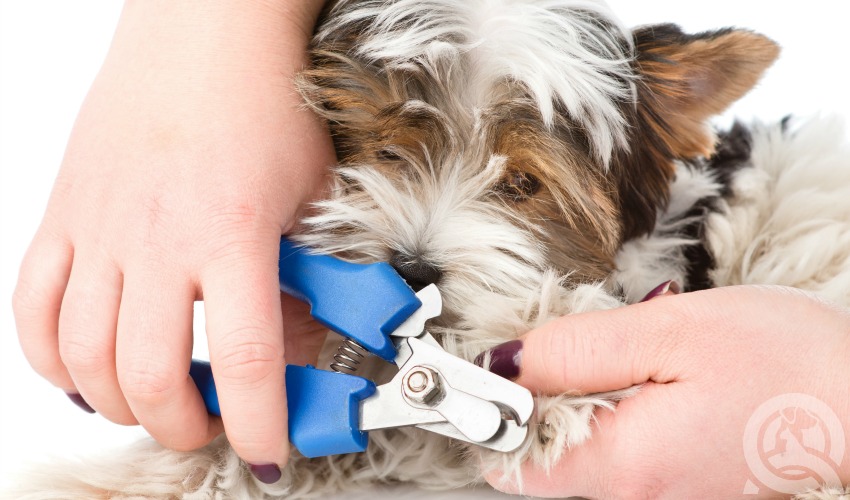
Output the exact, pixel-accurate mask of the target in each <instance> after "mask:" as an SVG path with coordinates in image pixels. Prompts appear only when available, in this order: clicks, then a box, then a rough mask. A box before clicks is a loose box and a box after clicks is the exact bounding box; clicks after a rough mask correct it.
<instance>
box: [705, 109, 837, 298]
mask: <svg viewBox="0 0 850 500" xmlns="http://www.w3.org/2000/svg"><path fill="white" fill-rule="evenodd" d="M848 164H850V147H848V146H847V145H846V143H845V140H844V127H843V124H842V122H840V121H839V120H837V119H834V118H833V119H815V120H811V121H808V122H806V123H795V124H792V127H791V128H790V130H788V131H787V132H783V131H782V127H781V126H780V125H779V124H776V125H762V124H756V125H754V126H753V153H752V163H751V167H750V168H747V169H744V170H742V171H741V172H739V173H738V175H737V176H736V177H735V180H734V183H733V184H732V189H733V197H732V198H731V199H729V200H728V202H726V203H724V204H723V205H722V208H721V212H720V213H717V214H715V215H712V216H711V217H710V218H709V220H708V225H707V228H706V234H707V239H708V243H709V245H710V250H711V252H712V254H713V255H714V257H715V259H716V261H717V267H716V269H715V270H714V272H713V273H712V274H711V277H712V279H713V280H714V282H715V283H716V284H717V285H718V286H724V285H737V284H764V283H768V284H775V285H786V286H792V287H796V288H801V289H803V290H807V291H810V292H814V293H816V294H818V295H819V296H821V297H823V298H825V299H828V300H831V301H833V302H835V303H837V304H841V305H844V306H848V305H850V293H848V290H850V168H848Z"/></svg>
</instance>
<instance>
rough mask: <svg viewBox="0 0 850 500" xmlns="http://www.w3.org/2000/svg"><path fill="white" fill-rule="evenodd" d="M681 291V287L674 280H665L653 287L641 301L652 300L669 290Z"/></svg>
mask: <svg viewBox="0 0 850 500" xmlns="http://www.w3.org/2000/svg"><path fill="white" fill-rule="evenodd" d="M680 291H681V289H680V288H679V284H678V283H676V282H675V281H673V280H670V281H665V282H664V283H661V284H660V285H658V286H657V287H655V288H653V289H652V290H651V291H650V292H649V293H648V294H646V297H644V298H643V299H641V302H646V301H648V300H652V299H654V298H655V297H659V296H661V295H664V294H665V293H667V292H673V293H679V292H680Z"/></svg>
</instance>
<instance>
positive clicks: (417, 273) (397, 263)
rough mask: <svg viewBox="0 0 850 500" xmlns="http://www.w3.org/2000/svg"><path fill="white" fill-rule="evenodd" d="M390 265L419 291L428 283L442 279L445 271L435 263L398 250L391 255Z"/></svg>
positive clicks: (411, 286)
mask: <svg viewBox="0 0 850 500" xmlns="http://www.w3.org/2000/svg"><path fill="white" fill-rule="evenodd" d="M390 265H391V266H393V269H395V270H396V271H397V272H398V274H400V275H401V277H402V278H404V280H405V281H407V284H408V285H410V288H412V289H413V290H414V291H416V292H418V291H419V290H422V289H423V288H425V287H426V286H428V285H431V284H435V283H437V282H438V281H440V277H441V276H442V275H443V273H442V272H441V271H440V269H439V268H438V267H437V266H435V265H434V264H430V263H428V262H424V261H422V260H420V259H417V258H415V257H412V256H410V255H407V254H404V253H401V252H396V253H394V254H393V255H392V257H390Z"/></svg>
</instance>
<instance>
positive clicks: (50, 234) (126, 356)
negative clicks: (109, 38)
mask: <svg viewBox="0 0 850 500" xmlns="http://www.w3.org/2000/svg"><path fill="white" fill-rule="evenodd" d="M320 7H321V2H320V1H303V2H264V1H261V0H258V1H250V2H245V1H236V0H233V1H225V2H216V3H214V4H211V3H209V2H204V1H202V0H183V1H178V2H174V1H165V0H163V1H153V0H145V1H143V2H134V1H128V2H127V4H126V5H125V7H124V11H123V12H122V16H121V20H120V22H119V25H118V29H117V31H116V34H115V37H114V39H113V43H112V47H111V48H110V52H109V54H108V56H107V58H106V60H105V62H104V65H103V68H102V69H101V71H100V73H99V75H98V77H97V79H96V80H95V82H94V84H93V86H92V88H91V90H90V92H89V95H88V96H87V98H86V101H85V103H84V105H83V107H82V109H81V111H80V114H79V116H78V118H77V122H76V124H75V127H74V130H73V132H72V135H71V138H70V140H69V144H68V147H67V151H66V155H65V158H64V161H63V164H62V167H61V169H60V172H59V175H58V178H57V180H56V184H55V186H54V189H53V192H52V194H51V198H50V201H49V204H48V208H47V211H46V214H45V217H44V220H43V222H42V224H41V226H40V228H39V230H38V232H37V234H36V236H35V238H34V240H33V242H32V244H31V246H30V249H29V251H28V253H27V255H26V257H25V260H24V262H23V264H22V267H21V272H20V276H19V281H18V286H17V288H16V291H15V301H14V311H15V318H16V321H17V325H18V332H19V337H20V342H21V346H22V348H23V350H24V353H25V355H26V356H27V359H28V360H29V362H30V363H31V364H32V366H33V367H34V368H35V370H36V371H38V372H39V373H40V374H41V375H43V376H44V377H45V378H47V379H48V380H49V381H50V382H52V383H53V384H54V385H56V386H57V387H59V388H61V389H63V390H64V391H66V392H67V393H69V395H71V396H72V397H73V398H75V399H76V400H77V401H78V402H79V403H80V404H81V405H82V406H84V407H86V406H88V407H90V408H93V409H94V410H96V411H97V412H98V413H100V414H102V415H103V416H105V417H106V418H108V419H109V420H112V421H113V422H118V423H121V424H127V425H129V424H135V423H140V424H142V425H143V426H144V427H145V428H146V430H147V431H148V432H150V434H151V435H152V436H153V437H154V438H155V439H157V440H158V441H159V442H160V443H162V444H163V445H165V446H167V447H170V448H174V449H177V450H186V449H193V448H197V447H199V446H202V445H204V444H206V443H207V442H209V441H210V440H211V439H212V438H213V437H214V436H216V435H217V434H219V433H220V432H221V430H222V421H221V420H219V419H217V418H211V417H209V416H208V415H207V412H206V411H205V409H204V405H203V402H202V400H201V397H200V395H199V394H198V391H197V390H196V388H195V386H194V384H193V383H192V381H191V379H190V378H189V363H190V358H191V348H192V310H193V302H194V301H195V300H197V299H201V298H203V300H204V301H205V302H206V308H205V309H206V315H207V317H206V323H207V334H208V341H209V346H210V356H211V361H212V367H213V372H214V375H215V378H216V383H217V387H218V391H219V397H220V401H221V408H222V418H223V427H224V428H225V429H226V430H227V434H228V438H229V440H230V442H231V444H232V445H233V447H234V448H235V450H236V451H237V453H238V454H239V455H240V456H241V457H242V458H243V459H245V460H246V461H247V462H249V463H251V464H254V465H257V466H258V467H257V468H255V469H256V470H255V472H257V473H258V476H260V477H261V479H264V480H267V481H271V480H274V479H275V476H276V475H279V471H276V469H277V467H279V466H282V465H283V464H284V463H285V462H286V460H287V456H288V455H287V454H288V446H289V445H288V441H287V429H286V422H287V419H286V405H285V394H284V362H283V352H284V338H283V336H282V325H283V323H284V322H283V319H282V313H281V302H280V300H281V299H280V293H279V288H278V282H277V276H276V275H277V273H276V270H277V257H278V242H279V239H280V236H281V234H284V233H286V232H287V231H289V230H290V229H291V228H292V226H293V224H294V223H295V221H296V220H297V211H298V210H299V208H300V207H301V206H303V204H304V203H305V202H307V201H309V200H310V199H311V198H312V197H315V196H317V194H319V193H320V191H321V189H322V187H323V177H324V175H323V172H324V169H325V168H326V167H327V166H329V165H331V164H333V163H334V154H333V149H332V145H331V142H330V138H329V136H328V133H327V131H326V130H325V128H324V126H323V125H322V124H321V123H320V121H319V120H318V119H317V118H316V117H315V116H313V115H312V114H311V113H309V112H307V111H305V110H302V109H301V101H300V99H299V97H298V95H297V93H296V92H295V90H294V88H293V83H292V77H293V75H294V73H295V72H296V71H297V70H298V69H300V68H301V66H302V65H303V64H304V63H305V62H306V45H307V41H308V38H309V36H310V34H311V32H312V26H313V23H314V22H315V16H316V15H317V11H318V9H319V8H320ZM290 302H293V301H290ZM305 312H306V311H305V310H304V308H303V307H301V308H300V309H299V308H298V307H293V308H287V309H286V311H285V312H284V314H286V315H288V316H291V321H287V322H286V324H287V327H288V328H287V332H286V334H287V335H286V347H287V348H290V352H287V360H290V361H294V358H297V359H303V358H309V357H311V355H312V354H314V353H315V351H316V349H317V347H318V343H319V342H320V340H317V339H316V337H315V336H310V335H307V334H306V333H307V332H310V331H312V330H313V326H314V325H311V324H310V323H308V322H305V321H303V318H304V317H305ZM287 319H289V318H287ZM290 327H291V328H290ZM299 340H301V342H299ZM307 344H309V345H307ZM305 345H307V346H306V347H304V346H305ZM299 347H304V349H302V350H301V351H302V352H298V350H299ZM78 395H80V396H78ZM80 398H82V400H81V399H80Z"/></svg>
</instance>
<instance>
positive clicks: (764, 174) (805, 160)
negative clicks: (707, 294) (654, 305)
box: [31, 0, 850, 498]
mask: <svg viewBox="0 0 850 500" xmlns="http://www.w3.org/2000/svg"><path fill="white" fill-rule="evenodd" d="M311 50H312V64H311V66H310V67H309V68H307V69H305V70H304V71H303V72H302V73H301V74H300V76H299V79H298V84H299V88H300V90H301V93H302V94H303V96H304V100H305V102H306V104H307V105H308V106H309V107H310V108H312V109H313V110H314V111H315V112H316V113H318V114H319V115H321V116H322V117H324V118H325V119H326V120H327V121H328V123H329V125H330V129H331V132H332V134H333V138H334V140H335V144H336V149H337V153H338V157H339V166H338V167H337V168H336V169H335V172H334V186H333V191H332V196H331V197H330V198H329V199H327V200H325V201H322V202H320V203H318V205H317V206H316V210H315V211H314V212H313V214H312V215H311V216H310V217H308V218H307V219H305V220H304V221H303V223H302V225H301V227H300V230H299V234H297V235H296V236H295V238H296V239H297V240H298V241H300V242H303V243H305V244H307V245H310V246H311V247H313V248H315V249H318V250H319V251H322V252H326V253H329V254H333V255H336V256H339V257H341V258H344V259H347V260H351V261H357V262H375V261H388V262H390V263H391V264H392V265H393V266H394V267H395V268H396V269H397V270H398V272H399V273H400V274H401V275H402V276H403V277H404V278H405V279H406V280H407V281H408V283H409V284H410V285H411V286H412V287H414V288H417V289H418V288H421V287H424V286H426V285H428V284H431V283H436V284H437V285H438V287H439V289H440V291H441V293H442V295H443V300H444V309H443V314H442V315H441V316H440V317H439V318H437V319H435V320H433V321H432V322H431V323H429V325H428V328H429V330H430V331H431V332H432V333H434V334H435V336H436V337H437V338H438V339H439V340H440V341H441V343H442V344H443V346H444V347H445V348H446V349H447V350H448V351H449V352H451V353H453V354H455V355H457V356H459V357H462V358H465V359H467V360H472V359H474V358H475V357H476V356H477V355H478V354H480V353H481V352H483V351H485V350H486V349H488V348H490V347H492V346H494V345H497V344H499V343H502V342H504V341H507V340H510V339H513V338H516V337H518V336H520V335H521V334H523V333H525V332H526V331H528V330H529V329H531V328H533V327H535V326H537V325H540V324H542V323H545V322H547V321H548V320H550V319H553V318H555V317H559V316H563V315H566V314H571V313H575V312H582V311H588V310H594V309H603V308H614V307H619V306H622V305H624V304H628V303H633V302H637V301H639V300H640V299H641V297H643V296H644V295H645V294H646V293H647V292H649V291H650V290H651V289H652V288H653V287H655V286H656V285H658V284H659V283H661V282H663V281H665V280H671V279H672V280H676V281H677V282H678V283H680V284H682V286H683V288H684V289H685V290H688V291H690V290H699V289H704V288H708V287H713V286H725V285H733V284H749V283H770V284H781V285H789V286H796V287H799V288H804V289H806V290H809V291H812V292H815V293H818V294H821V295H822V296H823V297H825V298H827V299H830V300H832V301H835V302H836V303H839V304H843V305H850V294H848V293H847V290H848V283H850V165H848V162H847V161H846V160H845V158H846V156H847V149H846V148H843V147H842V146H841V143H842V140H843V137H842V135H843V134H842V130H841V128H840V127H839V126H837V125H836V124H835V123H833V122H826V121H820V122H811V123H807V124H800V123H796V122H794V121H793V120H790V119H789V120H786V121H783V122H782V123H778V124H775V125H759V124H756V125H752V126H745V125H740V124H739V125H735V126H734V127H733V128H732V129H731V130H729V131H725V132H720V133H716V132H715V131H714V130H713V129H712V128H711V127H710V126H709V125H708V124H707V121H708V119H709V118H711V117H712V116H713V115H716V114H718V113H720V112H722V111H723V110H725V109H726V108H727V107H728V106H729V105H730V104H732V103H733V102H735V101H736V100H737V99H739V98H740V97H741V96H743V95H744V94H745V93H746V92H747V91H749V90H750V89H751V88H752V87H753V86H754V85H755V84H756V83H757V82H758V81H759V79H760V77H761V76H762V74H763V73H764V71H765V70H766V69H767V68H768V67H769V66H770V65H771V64H772V63H773V61H774V60H775V59H776V58H777V56H778V54H779V48H778V47H777V45H776V44H775V43H774V42H773V41H771V40H770V39H768V38H766V37H764V36H762V35H759V34H756V33H752V32H750V31H746V30H739V29H722V30H718V31H712V32H705V33H698V34H693V35H692V34H686V33H683V32H682V31H681V30H680V29H679V28H678V27H676V26H674V25H659V26H647V27H641V28H638V29H635V30H630V29H627V28H626V27H624V26H623V25H622V24H621V23H620V22H619V21H618V20H617V18H616V17H615V16H614V15H613V13H612V12H610V10H609V8H608V7H607V6H606V5H605V4H604V3H603V2H601V1H594V0H546V1H542V0H526V1H519V0H475V1H456V0H363V1H354V0H351V1H345V0H341V1H337V2H331V3H330V4H329V5H328V6H327V7H326V8H325V11H324V15H323V17H322V20H321V22H320V24H319V26H318V28H317V31H316V34H315V38H314V41H313V44H312V48H311ZM813 221H816V222H813ZM824 242H828V243H827V244H825V243H824ZM803 255H805V256H807V258H806V259H801V258H800V257H801V256H803ZM366 376H373V378H377V377H380V374H375V373H372V374H368V375H366ZM628 395H629V392H628V391H624V392H620V393H611V394H597V395H590V396H582V397H576V396H571V395H563V396H559V397H546V398H543V397H541V398H538V399H537V402H536V414H535V417H534V420H533V422H532V424H531V430H530V432H529V436H528V439H527V441H526V443H525V444H524V445H523V446H522V447H521V448H520V449H519V450H517V451H515V452H513V453H508V454H502V453H498V452H490V451H482V450H480V449H478V448H475V447H472V446H469V447H467V446H464V445H462V444H458V443H454V442H450V441H449V440H448V439H446V438H443V437H441V436H437V435H434V434H430V433H427V432H425V431H421V430H418V429H399V430H390V431H381V432H375V431H373V432H371V433H370V437H371V443H370V445H369V448H368V451H367V452H365V453H362V454H352V455H345V456H338V457H330V458H322V459H312V460H308V459H305V458H303V457H298V456H297V453H296V454H295V455H296V456H294V457H293V459H292V461H291V463H290V465H289V466H288V467H287V468H286V470H285V471H284V476H283V478H282V479H281V481H280V482H278V484H275V485H264V484H261V483H259V482H258V481H255V480H254V479H253V478H252V476H251V475H250V474H249V473H247V472H246V471H245V468H244V465H243V464H242V463H241V462H240V460H239V458H238V457H237V456H236V454H235V453H234V452H233V451H232V450H231V449H230V447H229V446H228V445H227V443H226V441H225V440H224V438H219V440H217V441H216V442H215V443H213V444H212V445H210V446H209V447H207V448H205V449H203V450H200V451H198V452H193V453H176V452H171V451H167V450H163V449H161V448H159V447H158V446H157V445H155V444H153V443H146V444H143V445H140V446H139V448H138V449H136V450H126V451H124V452H123V453H122V454H121V455H120V456H118V457H111V458H110V459H109V461H108V462H104V463H100V464H98V463H91V464H89V465H86V466H77V465H75V466H68V467H67V468H64V469H59V468H57V470H51V471H49V476H50V477H49V478H48V477H44V478H41V479H31V481H32V483H31V484H38V485H39V489H40V492H39V493H37V494H33V496H32V498H68V497H74V498H77V497H85V496H91V497H98V498H102V497H103V496H104V495H109V496H110V498H130V497H133V498H140V497H168V496H175V497H180V496H185V497H187V498H261V497H262V498H278V497H286V498H301V497H305V498H306V497H321V496H322V495H325V494H327V493H329V492H333V491H337V490H341V489H349V488H352V487H355V486H362V485H367V484H370V483H375V482H397V481H405V482H413V483H416V484H418V485H420V486H422V487H425V488H429V489H435V488H456V487H460V486H463V485H467V484H470V483H473V482H476V481H480V477H481V471H482V468H483V469H484V470H488V469H501V470H505V471H506V472H508V473H518V471H519V465H520V464H521V463H522V462H524V461H526V460H533V461H534V462H536V463H538V464H542V465H543V466H551V465H552V464H554V463H556V462H557V461H558V459H559V457H560V456H561V454H562V453H563V452H564V450H566V449H568V448H569V447H571V446H576V445H579V444H580V443H582V442H583V441H584V440H586V439H587V438H588V437H589V436H590V433H591V421H592V416H593V414H594V411H597V410H598V409H599V408H600V407H601V408H613V407H614V406H615V405H616V402H617V400H618V399H621V398H623V397H628ZM600 411H607V410H600ZM822 494H824V495H827V493H825V492H822ZM824 498H827V497H824Z"/></svg>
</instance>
